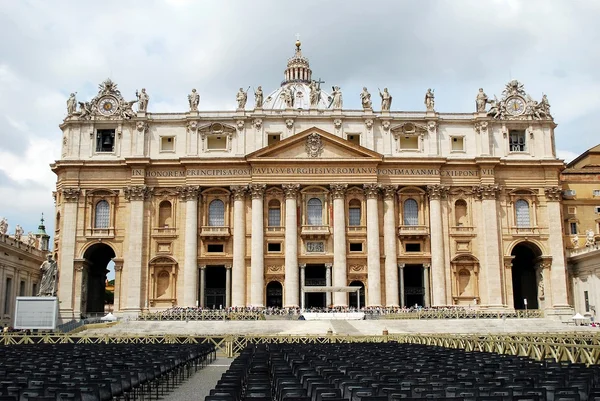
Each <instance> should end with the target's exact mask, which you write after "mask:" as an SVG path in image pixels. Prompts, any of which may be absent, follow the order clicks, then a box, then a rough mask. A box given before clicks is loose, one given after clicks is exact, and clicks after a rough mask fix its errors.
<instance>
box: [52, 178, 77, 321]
mask: <svg viewBox="0 0 600 401" xmlns="http://www.w3.org/2000/svg"><path fill="white" fill-rule="evenodd" d="M61 192H62V197H61V198H62V201H63V202H64V206H63V213H62V218H61V222H62V227H61V231H60V233H61V234H60V236H61V240H60V246H61V249H60V253H59V258H60V261H59V266H60V268H59V279H58V299H59V300H60V315H61V319H62V320H63V321H66V320H71V319H73V318H75V317H77V318H78V317H79V316H74V315H73V308H74V303H73V302H74V299H73V280H74V268H75V265H74V260H75V256H76V255H75V235H76V232H77V210H78V205H79V195H80V194H81V190H80V189H79V188H64V189H62V191H61Z"/></svg>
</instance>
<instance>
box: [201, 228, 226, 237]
mask: <svg viewBox="0 0 600 401" xmlns="http://www.w3.org/2000/svg"><path fill="white" fill-rule="evenodd" d="M200 236H201V237H204V238H228V237H229V236H231V233H230V232H229V226H202V230H201V231H200Z"/></svg>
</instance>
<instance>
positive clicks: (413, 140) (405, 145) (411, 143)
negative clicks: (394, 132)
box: [400, 135, 419, 150]
mask: <svg viewBox="0 0 600 401" xmlns="http://www.w3.org/2000/svg"><path fill="white" fill-rule="evenodd" d="M400 150H419V137H418V136H416V135H413V136H401V137H400Z"/></svg>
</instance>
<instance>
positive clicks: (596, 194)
mask: <svg viewBox="0 0 600 401" xmlns="http://www.w3.org/2000/svg"><path fill="white" fill-rule="evenodd" d="M592 194H593V195H594V196H600V189H594V191H593V192H592Z"/></svg>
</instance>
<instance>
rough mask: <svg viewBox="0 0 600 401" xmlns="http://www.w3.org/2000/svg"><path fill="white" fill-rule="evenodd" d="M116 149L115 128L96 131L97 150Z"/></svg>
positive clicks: (110, 150)
mask: <svg viewBox="0 0 600 401" xmlns="http://www.w3.org/2000/svg"><path fill="white" fill-rule="evenodd" d="M114 151H115V130H114V129H99V130H98V131H97V132H96V152H114Z"/></svg>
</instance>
